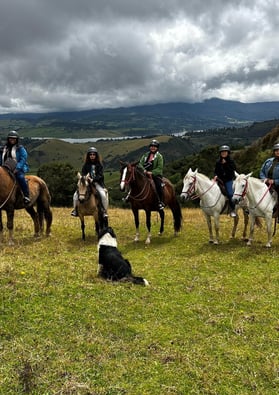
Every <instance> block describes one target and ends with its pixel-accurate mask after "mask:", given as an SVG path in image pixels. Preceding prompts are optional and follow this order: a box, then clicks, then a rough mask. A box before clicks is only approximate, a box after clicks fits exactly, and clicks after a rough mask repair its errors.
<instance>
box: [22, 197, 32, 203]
mask: <svg viewBox="0 0 279 395" xmlns="http://www.w3.org/2000/svg"><path fill="white" fill-rule="evenodd" d="M23 201H24V204H29V203H30V202H31V200H30V198H29V197H28V196H24V198H23Z"/></svg>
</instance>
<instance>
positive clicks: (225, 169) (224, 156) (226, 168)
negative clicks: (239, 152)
mask: <svg viewBox="0 0 279 395" xmlns="http://www.w3.org/2000/svg"><path fill="white" fill-rule="evenodd" d="M230 151H231V150H230V147H229V146H228V145H221V147H220V148H219V153H220V157H219V159H218V160H217V162H216V164H215V170H214V173H215V175H216V176H217V177H218V179H219V180H221V181H222V182H223V184H224V186H225V189H226V193H227V196H228V199H229V204H230V208H231V213H230V215H231V217H236V212H235V203H234V202H233V201H232V197H233V180H234V179H235V174H234V172H235V171H236V166H235V162H234V160H233V159H232V158H231V157H230Z"/></svg>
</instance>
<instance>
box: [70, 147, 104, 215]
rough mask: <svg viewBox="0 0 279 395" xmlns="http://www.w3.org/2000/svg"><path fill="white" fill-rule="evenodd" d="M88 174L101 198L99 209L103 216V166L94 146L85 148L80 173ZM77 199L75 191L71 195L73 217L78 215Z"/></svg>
mask: <svg viewBox="0 0 279 395" xmlns="http://www.w3.org/2000/svg"><path fill="white" fill-rule="evenodd" d="M88 173H89V174H90V177H91V178H92V182H93V183H94V185H95V187H96V190H97V192H98V194H99V196H100V198H101V205H102V207H101V209H102V211H103V217H104V218H105V217H107V216H108V215H107V209H108V197H107V190H106V188H105V184H104V167H103V165H102V162H101V158H100V155H99V153H98V151H97V149H96V148H95V147H90V148H88V150H87V153H86V158H85V162H84V165H83V166H82V169H81V174H82V175H83V176H86V175H87V174H88ZM77 201H78V194H77V191H76V192H75V193H74V196H73V205H74V209H73V210H72V212H71V215H72V216H73V217H78V213H77V210H76V207H77Z"/></svg>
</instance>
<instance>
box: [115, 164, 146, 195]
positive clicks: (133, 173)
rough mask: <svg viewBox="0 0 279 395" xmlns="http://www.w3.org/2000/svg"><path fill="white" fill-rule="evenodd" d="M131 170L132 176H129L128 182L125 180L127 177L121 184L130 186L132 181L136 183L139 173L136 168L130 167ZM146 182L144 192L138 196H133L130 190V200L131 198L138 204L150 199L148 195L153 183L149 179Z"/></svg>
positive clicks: (123, 178)
mask: <svg viewBox="0 0 279 395" xmlns="http://www.w3.org/2000/svg"><path fill="white" fill-rule="evenodd" d="M129 170H130V174H129V177H128V179H127V180H126V179H125V175H124V177H122V179H121V182H123V183H125V184H126V185H130V184H131V182H132V181H136V175H135V172H136V171H137V169H136V167H135V166H130V168H129ZM138 173H139V172H138ZM146 181H147V182H145V183H144V187H143V189H142V191H141V192H140V193H139V194H138V195H136V196H133V195H132V194H131V192H132V189H130V191H129V198H131V199H133V200H135V201H137V202H141V201H143V200H145V199H146V198H147V197H148V194H149V192H150V188H151V181H149V180H148V179H147V180H146ZM130 187H131V185H130Z"/></svg>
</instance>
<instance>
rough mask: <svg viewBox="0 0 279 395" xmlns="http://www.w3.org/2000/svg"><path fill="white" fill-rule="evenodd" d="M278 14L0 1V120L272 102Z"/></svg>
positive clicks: (203, 5)
mask: <svg viewBox="0 0 279 395" xmlns="http://www.w3.org/2000/svg"><path fill="white" fill-rule="evenodd" d="M278 15H279V13H278V5H277V3H276V2H274V1H272V0H266V1H265V2H263V1H262V0H254V1H252V0H231V1H230V2H224V1H223V0H208V1H207V2H204V1H203V0H189V1H187V2H186V1H185V0H174V1H172V2H171V4H170V2H169V1H166V0H150V1H148V2H147V1H141V2H139V1H136V0H106V1H105V0H104V1H102V2H101V1H99V0H79V1H76V0H59V1H57V0H37V1H34V0H25V1H24V2H23V1H22V0H1V4H0V33H1V34H0V54H1V57H0V90H1V96H0V112H10V111H50V110H51V111H53V110H59V109H63V110H67V109H74V108H76V109H85V108H97V107H102V106H109V107H116V106H119V105H125V106H129V105H136V104H144V103H154V102H163V101H176V100H178V101H181V100H185V101H199V100H204V99H206V98H208V97H209V96H210V95H212V96H216V95H221V96H222V98H224V99H226V98H230V99H235V100H238V99H242V100H243V98H244V100H246V101H253V100H254V99H257V100H259V99H261V96H260V91H259V87H261V88H262V91H264V95H263V96H262V100H266V99H267V98H268V97H269V96H268V95H269V92H270V100H274V98H276V97H277V96H276V95H277V94H276V92H278V88H279V87H278V82H277V81H278V67H277V64H278V56H277V53H278V49H279V48H278V45H279V44H278V42H279V41H278V38H279V37H278V27H277V26H278V18H279V16H278ZM241 87H243V89H242V90H241ZM247 87H248V89H247ZM245 92H246V96H245ZM278 96H279V94H278Z"/></svg>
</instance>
